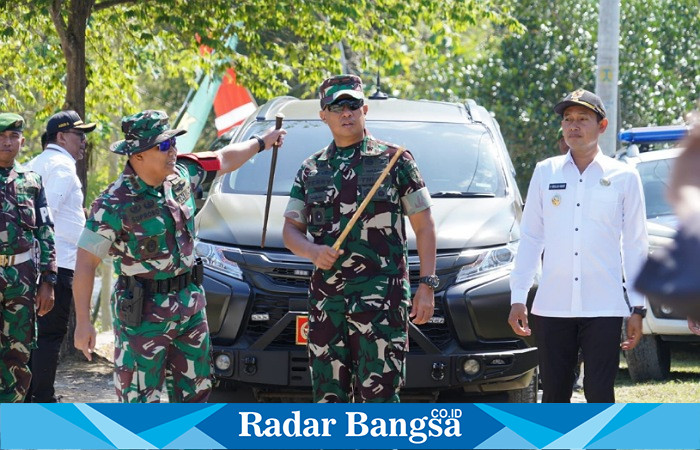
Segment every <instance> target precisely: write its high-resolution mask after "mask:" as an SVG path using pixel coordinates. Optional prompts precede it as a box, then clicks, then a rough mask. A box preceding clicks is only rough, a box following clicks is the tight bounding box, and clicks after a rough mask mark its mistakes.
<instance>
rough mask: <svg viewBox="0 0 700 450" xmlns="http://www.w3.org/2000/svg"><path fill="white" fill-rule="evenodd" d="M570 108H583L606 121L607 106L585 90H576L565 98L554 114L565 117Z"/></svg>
mask: <svg viewBox="0 0 700 450" xmlns="http://www.w3.org/2000/svg"><path fill="white" fill-rule="evenodd" d="M569 106H583V107H584V108H588V109H590V110H591V111H593V112H594V113H596V114H598V117H600V118H601V119H605V106H603V100H601V99H600V97H598V96H597V95H595V94H594V93H593V92H590V91H587V90H585V89H576V90H575V91H574V92H572V93H571V94H569V95H567V96H566V97H564V100H562V101H560V102H559V103H557V104H556V106H555V107H554V112H555V113H557V114H559V115H560V116H563V115H564V111H565V110H566V108H568V107H569Z"/></svg>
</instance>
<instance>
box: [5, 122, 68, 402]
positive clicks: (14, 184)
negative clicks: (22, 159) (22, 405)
mask: <svg viewBox="0 0 700 450" xmlns="http://www.w3.org/2000/svg"><path fill="white" fill-rule="evenodd" d="M23 130H24V119H22V117H21V116H19V115H17V114H12V113H1V114H0V205H2V207H1V208H0V324H1V326H0V402H2V403H9V402H21V401H23V400H24V398H25V395H26V393H27V390H28V389H29V384H30V380H31V378H32V373H31V371H30V368H29V364H28V363H29V355H30V349H31V347H32V344H33V343H34V317H35V311H36V314H37V315H38V316H39V317H41V316H43V315H45V314H46V313H48V312H49V311H50V310H51V308H52V307H53V302H54V299H53V284H55V282H54V281H53V280H54V279H55V277H56V258H55V252H54V236H53V222H52V220H51V213H50V211H49V208H48V206H47V204H46V195H45V192H44V188H43V186H42V185H41V177H40V176H39V175H37V174H36V173H34V172H31V171H29V170H27V169H26V168H25V167H23V166H22V165H20V164H18V163H17V162H16V161H15V158H16V157H17V154H18V153H19V151H20V149H21V148H22V145H24V136H23ZM37 248H38V250H39V254H38V255H36V254H35V252H34V250H35V249H37ZM37 256H38V258H37ZM39 273H40V274H41V278H40V279H39V284H38V286H37V278H38V275H39Z"/></svg>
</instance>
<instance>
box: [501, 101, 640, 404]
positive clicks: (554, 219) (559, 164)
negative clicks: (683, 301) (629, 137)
mask: <svg viewBox="0 0 700 450" xmlns="http://www.w3.org/2000/svg"><path fill="white" fill-rule="evenodd" d="M554 111H555V112H556V113H557V114H559V115H561V116H562V129H563V133H564V139H565V140H566V143H567V145H568V146H569V149H570V151H569V153H567V154H565V155H561V156H555V157H553V158H549V159H546V160H544V161H542V162H540V163H538V164H537V167H536V168H535V171H534V173H533V175H532V179H531V181H530V187H529V189H528V193H527V201H526V203H525V210H524V212H523V218H522V223H521V241H520V246H519V250H518V254H517V256H516V259H515V268H514V270H513V272H512V274H511V282H510V285H511V311H510V315H509V317H508V322H509V324H510V325H511V327H512V328H513V331H514V332H515V333H516V334H518V335H521V336H527V335H530V334H531V332H532V333H533V334H534V337H535V342H536V344H537V347H538V354H539V367H540V372H541V375H542V382H543V385H544V386H543V396H542V401H543V402H548V403H550V402H556V403H567V402H570V401H571V394H572V383H571V380H572V376H573V371H574V367H575V365H576V362H577V355H578V349H579V347H580V348H581V349H582V350H583V356H584V385H583V389H584V394H585V396H586V400H587V401H588V402H596V403H613V402H614V401H615V392H614V384H615V376H616V375H617V371H618V366H619V362H620V361H619V360H620V335H621V330H622V323H623V318H624V317H628V316H629V320H628V322H627V337H628V338H627V340H625V341H624V342H622V345H621V346H622V349H623V350H629V349H632V348H634V346H636V345H637V343H638V342H639V339H640V338H641V336H642V318H643V317H644V315H645V314H646V310H645V309H644V297H643V296H642V294H640V293H639V292H636V291H635V290H634V289H632V287H631V285H632V281H633V280H635V278H636V276H637V273H638V272H639V270H640V269H641V266H642V264H643V263H644V261H645V259H646V255H647V249H648V242H647V231H646V219H645V217H646V212H645V207H644V194H643V191H642V184H641V180H640V178H639V174H638V173H637V172H636V170H634V168H632V167H631V166H628V165H626V164H624V163H621V162H619V161H616V160H614V159H612V158H610V157H608V156H605V155H604V154H603V153H602V151H601V150H600V148H599V147H598V139H599V137H600V135H601V134H602V133H603V132H604V131H605V129H606V128H607V125H608V120H607V119H606V118H605V116H606V113H605V107H604V105H603V102H602V101H601V100H600V98H599V97H598V96H597V95H595V94H593V93H591V92H589V91H586V90H583V89H579V90H576V91H574V92H572V93H570V94H569V95H567V96H566V97H565V98H564V100H562V101H561V102H559V103H558V104H557V105H556V106H555V108H554ZM543 252H544V258H543V261H542V278H541V280H540V283H539V287H538V290H537V294H536V296H535V299H534V302H533V305H532V311H531V319H530V320H529V321H528V311H527V307H526V305H525V302H526V299H527V293H528V291H529V289H530V287H531V286H532V284H533V281H534V277H535V274H536V271H537V268H538V266H539V262H540V258H541V256H542V253H543ZM624 280H631V281H630V282H629V283H627V286H626V288H627V296H628V300H627V299H626V298H625V293H624V287H625V282H624ZM628 302H629V304H628ZM630 313H631V314H630ZM530 325H532V330H531V329H530Z"/></svg>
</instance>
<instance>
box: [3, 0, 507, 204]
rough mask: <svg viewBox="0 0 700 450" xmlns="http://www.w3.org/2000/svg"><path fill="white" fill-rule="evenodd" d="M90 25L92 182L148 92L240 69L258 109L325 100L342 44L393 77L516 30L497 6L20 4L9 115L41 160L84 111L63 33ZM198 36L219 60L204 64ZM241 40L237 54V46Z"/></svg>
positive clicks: (386, 2) (10, 34)
mask: <svg viewBox="0 0 700 450" xmlns="http://www.w3.org/2000/svg"><path fill="white" fill-rule="evenodd" d="M52 11H53V12H54V13H55V16H56V17H53V18H52V14H51V13H52ZM79 16H84V17H87V22H86V23H87V29H86V32H85V42H86V55H85V66H86V69H87V88H86V91H85V109H86V116H87V117H86V118H87V119H88V120H91V121H97V122H99V124H100V127H99V129H98V131H97V132H96V133H93V134H92V135H91V136H90V137H91V139H90V140H91V143H92V145H93V147H92V152H95V154H93V155H92V159H91V160H92V165H91V168H92V169H93V170H91V171H90V175H91V177H93V178H94V176H95V174H96V173H98V172H99V171H100V170H102V171H104V170H105V169H104V167H105V164H101V161H103V159H104V156H105V154H106V153H104V151H105V150H104V149H106V147H107V146H108V144H109V142H111V141H114V140H116V139H118V138H119V133H118V131H119V130H118V123H119V118H120V117H121V116H123V115H125V114H130V113H133V112H134V111H136V110H138V109H141V108H142V107H143V106H144V104H143V103H144V102H143V100H144V98H146V97H148V96H146V95H143V93H142V92H141V91H140V90H139V86H140V85H142V84H143V83H142V82H143V81H144V80H149V83H151V84H156V86H158V87H161V86H163V85H165V84H167V83H168V82H169V81H170V80H185V81H186V83H187V84H188V85H189V86H194V84H195V79H196V74H198V73H201V72H204V73H209V74H215V75H219V74H220V73H221V72H222V71H223V69H225V67H226V66H227V65H228V64H233V65H234V66H235V67H236V71H237V73H238V79H239V81H240V82H241V83H243V84H244V85H245V86H247V87H248V88H249V89H250V90H251V91H252V92H253V94H254V95H255V96H256V97H258V98H259V99H266V98H269V97H271V96H274V95H282V94H286V93H288V92H289V91H290V90H292V91H293V92H295V93H298V94H299V95H301V96H314V95H315V89H316V86H318V83H319V82H320V81H321V80H322V79H323V78H324V77H326V76H328V75H329V74H335V73H339V72H341V70H342V68H341V46H340V45H339V44H341V43H342V48H343V49H344V50H345V53H346V54H353V55H359V56H358V57H357V59H355V60H354V61H352V64H351V68H352V69H353V70H355V71H357V72H363V71H366V72H368V73H375V72H376V71H378V70H380V69H382V70H386V71H388V72H391V71H392V70H394V69H395V67H397V66H399V67H403V68H406V67H409V65H410V61H408V60H407V59H406V58H405V55H406V49H412V50H414V51H415V49H416V43H419V42H420V43H421V45H420V47H421V48H422V49H423V50H424V52H425V53H426V54H429V55H437V54H438V47H439V46H440V45H441V43H442V42H443V41H445V40H450V39H452V38H453V37H457V38H458V35H457V33H459V32H461V31H464V30H465V29H466V27H467V26H470V25H471V24H475V23H477V22H484V21H486V22H490V21H493V22H496V23H500V24H502V25H503V26H504V27H511V28H512V27H514V26H515V21H514V20H513V19H512V18H510V17H509V16H508V14H506V13H504V11H502V10H498V9H496V8H495V7H494V6H493V4H492V3H491V1H489V0H481V1H475V0H469V1H463V0H420V1H412V2H405V1H402V0H379V1H367V0H360V1H358V2H351V3H342V2H340V3H339V2H336V1H332V0H316V1H308V0H278V1H276V2H269V1H262V0H241V1H236V2H231V1H230V0H192V1H187V0H159V1H136V0H121V1H109V2H107V1H106V0H98V1H93V0H81V1H78V0H73V1H61V0H58V1H57V0H32V1H27V2H14V3H11V4H8V5H6V6H5V7H3V8H1V9H0V24H2V25H0V35H2V36H3V38H2V40H3V45H2V46H0V58H2V61H3V66H2V68H0V87H1V89H2V95H0V110H10V111H17V112H20V113H23V114H24V115H25V116H26V117H27V119H28V121H29V122H30V131H29V132H28V137H29V138H30V141H31V145H30V148H31V149H32V151H38V150H39V149H38V144H36V143H35V142H38V136H39V134H40V130H41V128H43V123H44V122H45V120H46V118H47V117H48V116H49V115H51V114H52V113H54V112H55V111H56V110H58V109H61V107H62V105H63V104H64V102H67V103H68V104H75V102H76V99H74V98H73V99H71V98H67V97H66V86H65V80H66V71H67V70H68V69H67V67H70V66H67V64H66V61H67V60H70V58H69V57H68V56H70V54H71V52H73V51H74V50H75V44H76V43H75V42H74V41H71V40H70V39H68V40H64V43H65V44H66V46H67V48H65V49H62V46H61V45H62V44H61V39H60V38H59V34H58V33H57V31H56V30H57V28H56V23H60V22H61V21H62V22H64V23H66V24H67V25H68V28H70V24H71V21H70V20H69V19H70V18H75V17H79ZM196 34H198V35H199V36H200V38H201V43H202V44H206V45H208V46H209V47H211V48H213V50H214V53H213V54H212V55H206V56H201V55H200V52H199V44H198V43H197V41H196V40H195V35H196ZM427 34H429V36H430V39H429V40H427V41H424V40H423V39H424V37H425V36H426V35H427ZM233 36H235V37H237V39H238V42H239V45H238V47H237V49H236V51H234V50H232V49H231V48H229V47H228V46H227V45H226V43H227V41H228V40H229V38H231V37H233ZM221 61H225V62H226V64H223V65H222V64H219V62H221ZM397 62H398V63H397ZM78 63H80V62H78ZM146 84H148V83H146ZM182 100H184V97H183V98H182V99H180V101H182ZM146 106H147V107H159V106H158V105H152V104H148V105H146ZM175 112H176V111H174V110H170V111H169V113H171V114H174V113H175ZM115 125H116V126H115ZM92 152H91V153H92ZM91 184H92V181H91ZM100 184H102V183H100ZM91 190H92V189H91ZM87 198H88V201H90V200H91V196H90V195H88V196H87Z"/></svg>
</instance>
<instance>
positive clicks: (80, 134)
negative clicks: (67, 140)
mask: <svg viewBox="0 0 700 450" xmlns="http://www.w3.org/2000/svg"><path fill="white" fill-rule="evenodd" d="M64 133H69V134H74V135H76V136H78V138H80V140H81V141H84V140H86V139H87V136H85V133H82V132H80V131H64Z"/></svg>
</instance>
